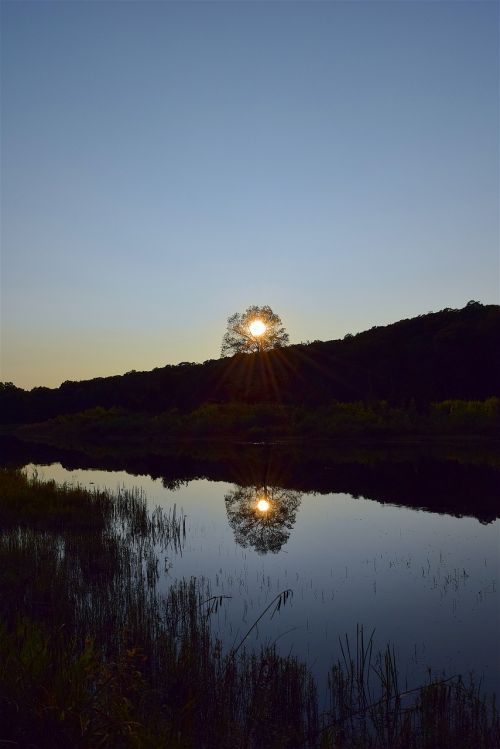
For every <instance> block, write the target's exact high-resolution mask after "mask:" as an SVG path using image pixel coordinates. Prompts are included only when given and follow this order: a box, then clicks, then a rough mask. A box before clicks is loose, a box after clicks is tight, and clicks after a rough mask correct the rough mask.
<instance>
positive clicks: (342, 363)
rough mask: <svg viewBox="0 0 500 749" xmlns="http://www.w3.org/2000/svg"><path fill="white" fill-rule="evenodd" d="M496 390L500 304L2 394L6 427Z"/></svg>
mask: <svg viewBox="0 0 500 749" xmlns="http://www.w3.org/2000/svg"><path fill="white" fill-rule="evenodd" d="M499 391H500V306H498V305H487V306H482V305H480V304H479V303H477V302H473V303H469V304H468V305H467V306H466V307H465V308H464V309H461V310H452V309H446V310H443V311H441V312H437V313H432V314H428V315H422V316H420V317H416V318H413V319H410V320H402V321H400V322H398V323H395V324H393V325H388V326H386V327H379V328H372V329H371V330H368V331H365V332H363V333H359V334H358V335H355V336H351V337H346V338H345V339H344V340H336V341H326V342H321V341H317V342H314V343H311V344H299V345H295V346H288V347H285V348H275V349H273V350H271V351H263V352H260V353H257V354H236V355H235V356H233V357H232V358H226V359H219V360H210V361H206V362H205V363H204V364H188V363H183V364H179V365H177V366H170V365H168V366H166V367H163V368H158V369H154V370H153V371H151V372H130V373H127V374H125V375H121V376H115V377H104V378H96V379H93V380H87V381H82V382H65V383H63V384H62V385H61V386H60V387H59V388H54V389H49V388H42V387H39V388H34V389H33V390H31V391H24V390H22V389H20V388H17V387H15V386H13V385H12V384H9V383H7V384H3V385H2V386H1V388H0V414H1V416H0V418H1V420H2V423H23V422H34V421H44V420H46V419H49V418H52V417H54V416H57V415H59V414H68V413H76V412H80V411H84V410H86V409H90V408H96V407H101V408H105V409H110V408H113V407H119V408H124V409H126V410H128V411H136V412H145V413H150V414H157V413H161V412H164V411H167V410H170V409H174V408H176V409H179V410H180V411H181V412H184V411H192V410H194V409H196V408H199V407H200V406H201V405H203V404H211V403H228V402H240V403H247V404H254V403H283V404H293V405H296V406H302V407H305V408H314V407H319V406H322V405H324V404H330V403H331V402H332V401H333V400H336V401H343V402H355V401H365V402H370V401H373V400H385V401H387V402H388V403H389V404H391V405H405V406H407V405H409V404H411V403H413V404H414V405H415V407H416V408H417V409H418V410H419V411H422V410H424V411H425V409H426V408H427V406H428V404H429V403H431V402H433V401H442V400H446V399H482V398H488V397H490V396H494V395H498V394H499Z"/></svg>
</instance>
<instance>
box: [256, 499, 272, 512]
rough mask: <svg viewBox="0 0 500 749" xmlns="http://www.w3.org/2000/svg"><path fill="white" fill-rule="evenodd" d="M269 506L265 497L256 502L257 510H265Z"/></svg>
mask: <svg viewBox="0 0 500 749" xmlns="http://www.w3.org/2000/svg"><path fill="white" fill-rule="evenodd" d="M270 507H271V505H270V503H269V502H268V501H267V499H259V501H258V502H257V509H258V510H259V512H267V511H268V510H269V508H270Z"/></svg>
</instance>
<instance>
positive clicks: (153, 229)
mask: <svg viewBox="0 0 500 749" xmlns="http://www.w3.org/2000/svg"><path fill="white" fill-rule="evenodd" d="M1 20H2V27H1V28H2V30H1V47H2V50H1V63H2V115H1V158H2V203H1V251H2V274H1V305H2V306H1V352H0V353H1V370H0V380H2V381H12V382H14V384H16V385H18V386H20V387H26V388H32V387H34V386H50V387H53V386H58V385H59V384H60V383H61V382H63V381H65V380H68V379H70V380H82V379H89V378H93V377H101V376H107V375H112V374H121V373H124V372H127V371H130V370H132V369H134V370H138V371H139V370H149V369H153V368H154V367H162V366H164V365H166V364H176V363H178V362H181V361H192V362H203V361H204V360H207V359H215V358H218V357H219V352H220V341H221V337H222V335H223V333H224V328H225V321H226V319H227V317H228V315H230V314H231V313H232V312H233V311H234V310H243V309H245V308H246V307H248V306H249V305H251V304H254V305H270V306H271V307H272V308H273V309H276V310H279V313H280V315H281V316H282V317H283V320H284V321H286V328H287V331H288V332H289V334H290V342H291V343H298V342H301V341H309V340H317V339H319V340H331V339H335V338H342V337H343V336H344V335H346V334H347V333H356V332H359V331H361V330H365V329H368V328H371V327H372V326H375V325H385V324H388V323H391V322H395V321H397V320H400V319H403V318H408V317H413V316H416V315H420V314H425V313H427V312H429V311H438V310H440V309H443V308H445V307H453V308H458V307H463V306H464V305H465V304H466V303H467V302H468V301H469V300H470V299H477V300H478V301H480V302H481V303H483V304H498V303H499V208H498V205H499V176H498V163H499V158H498V155H499V145H498V132H499V93H498V92H499V73H498V55H499V31H498V20H499V6H498V3H489V2H463V3H459V2H452V3H431V2H399V3H382V2H378V3H368V2H359V3H345V2H322V3H306V2H298V3H249V2H247V3H223V2H210V3H170V2H145V3H126V2H119V3H85V2H76V3H59V2H43V3H29V2H4V3H2V6H1ZM249 258H251V262H249ZM258 322H260V324H261V325H263V324H264V323H262V321H258V320H255V321H254V323H253V325H252V327H251V328H250V331H251V334H252V335H253V336H256V337H259V336H261V335H263V334H264V332H265V328H264V330H262V329H261V328H259V329H257V327H256V326H257V323H258ZM247 330H248V328H247Z"/></svg>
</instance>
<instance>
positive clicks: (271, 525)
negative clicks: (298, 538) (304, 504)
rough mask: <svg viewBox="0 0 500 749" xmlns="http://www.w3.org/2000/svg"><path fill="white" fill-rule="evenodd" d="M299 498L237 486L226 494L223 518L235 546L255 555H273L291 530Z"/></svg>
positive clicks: (280, 491) (273, 489)
mask: <svg viewBox="0 0 500 749" xmlns="http://www.w3.org/2000/svg"><path fill="white" fill-rule="evenodd" d="M301 498H302V495H301V494H300V493H299V492H296V491H292V490H291V489H282V488H278V487H258V488H253V487H248V486H238V487H236V488H235V489H233V490H232V491H231V492H229V494H226V496H225V497H224V501H225V503H226V510H227V517H228V520H229V525H230V526H231V528H232V529H233V532H234V537H235V540H236V543H238V544H240V546H243V547H246V546H253V548H254V549H255V551H256V552H257V553H258V554H266V553H267V552H268V551H271V552H272V553H273V554H276V553H277V552H278V551H280V549H281V547H282V546H283V545H284V544H286V542H287V541H288V538H289V536H290V531H291V529H292V528H293V526H294V523H295V518H296V516H297V510H298V508H299V505H300V500H301Z"/></svg>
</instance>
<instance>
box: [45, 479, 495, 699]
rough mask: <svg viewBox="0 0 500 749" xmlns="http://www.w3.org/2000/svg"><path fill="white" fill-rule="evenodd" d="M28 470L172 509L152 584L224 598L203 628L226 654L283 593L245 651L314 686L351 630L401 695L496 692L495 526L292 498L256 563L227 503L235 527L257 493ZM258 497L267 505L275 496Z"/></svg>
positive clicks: (359, 503)
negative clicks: (309, 677)
mask: <svg viewBox="0 0 500 749" xmlns="http://www.w3.org/2000/svg"><path fill="white" fill-rule="evenodd" d="M38 470H39V474H40V476H42V477H45V478H55V479H56V480H58V481H64V480H69V481H71V482H73V483H81V484H83V485H90V486H96V487H101V486H106V487H108V488H110V489H114V488H116V487H117V486H122V485H125V486H127V487H130V488H131V487H135V486H138V487H140V488H142V489H143V490H144V491H145V492H146V494H147V497H148V500H149V502H150V504H151V506H155V505H157V504H161V505H162V506H164V507H167V508H168V507H171V506H172V505H173V503H176V505H177V508H178V509H180V508H182V510H183V512H184V513H185V514H186V515H187V538H186V544H185V546H184V549H183V554H182V557H181V556H178V557H172V556H170V557H169V560H168V561H169V563H170V566H169V571H168V575H167V577H166V578H165V579H164V580H163V585H164V586H165V587H166V586H167V585H168V584H169V583H170V582H171V581H173V580H174V579H176V578H181V577H190V576H192V575H194V576H197V577H204V578H205V579H206V580H208V581H209V582H210V585H211V589H212V592H213V594H214V595H228V596H231V599H230V600H225V601H224V604H223V605H222V607H221V608H220V609H219V610H218V611H217V614H216V615H214V619H213V622H214V628H215V629H216V630H217V631H218V632H219V633H220V634H221V636H222V637H223V638H224V641H225V642H226V644H227V645H228V646H230V645H231V644H232V643H233V642H234V641H235V640H237V639H238V638H240V637H241V636H243V635H244V633H245V632H246V631H247V629H248V628H249V627H250V626H251V624H252V623H253V622H254V621H255V619H256V618H257V617H258V616H259V615H260V613H261V612H262V611H263V610H264V609H265V607H266V606H267V605H268V604H269V602H270V601H271V600H272V598H273V597H275V596H276V595H277V594H278V593H279V592H280V591H282V590H284V589H287V588H290V589H292V590H293V593H294V595H293V600H291V601H290V602H289V604H287V606H286V607H284V608H282V609H281V611H280V612H279V615H276V616H274V617H273V619H272V620H271V619H270V618H266V617H264V618H263V620H262V621H261V622H260V623H259V626H258V627H257V628H256V630H255V631H254V632H253V633H252V636H251V637H250V638H249V639H248V641H247V642H248V644H249V645H251V644H253V645H260V644H263V643H267V642H274V641H275V642H276V645H277V647H278V649H280V650H281V651H282V652H283V653H288V652H292V653H293V654H295V655H297V656H299V657H301V658H305V659H307V661H308V663H309V664H310V666H311V668H312V669H313V671H314V673H315V674H316V676H318V678H319V679H320V684H321V683H324V681H323V680H324V679H325V678H326V671H327V668H328V665H329V664H330V663H331V662H332V660H333V659H334V658H336V657H337V656H338V637H339V635H343V634H344V633H346V632H347V633H348V634H349V635H354V636H355V632H356V624H357V623H359V624H363V625H364V627H365V629H366V630H369V631H371V630H372V629H373V628H375V645H376V646H378V647H384V646H385V644H386V643H387V642H388V641H391V642H393V643H394V645H395V650H396V655H397V657H398V660H399V662H400V664H401V667H402V669H403V677H404V676H405V675H406V676H407V677H408V683H409V684H410V685H413V684H414V683H415V682H417V683H418V682H419V681H421V680H422V679H423V678H424V677H425V672H426V668H427V667H428V666H430V667H432V670H433V671H434V672H440V671H443V670H445V671H446V673H448V674H453V673H457V672H461V673H463V674H467V673H468V672H469V671H471V670H474V671H475V672H476V673H483V674H484V685H485V687H486V688H488V689H494V688H496V689H497V690H498V687H499V682H500V663H499V657H498V655H499V654H498V621H499V603H498V584H499V580H498V578H499V534H500V521H499V520H496V521H494V522H492V523H489V524H488V525H484V524H481V523H480V522H479V521H478V520H476V519H474V518H468V517H465V518H457V517H452V516H450V515H444V514H443V515H438V514H435V513H428V512H425V511H422V510H411V509H408V508H404V507H394V506H391V505H381V504H379V503H377V502H374V501H371V500H367V499H363V498H358V499H354V498H353V497H351V496H350V495H347V494H325V495H314V494H303V495H302V496H301V495H299V494H297V496H296V497H294V502H295V505H293V503H292V506H293V507H294V508H295V509H294V510H293V512H292V513H291V514H290V515H289V520H290V521H291V522H289V525H290V528H287V532H288V534H289V535H288V538H287V539H286V543H283V544H282V545H281V547H280V548H279V550H277V551H276V553H262V552H261V551H260V550H259V548H256V546H255V545H254V544H252V543H250V542H248V543H246V545H242V544H240V543H239V542H238V537H237V534H236V532H235V528H234V527H232V526H231V523H230V519H229V513H228V507H227V502H226V498H227V497H229V498H230V505H231V508H234V512H235V513H236V512H237V511H238V509H241V508H243V510H244V511H243V513H242V517H243V518H245V517H246V510H245V507H247V506H248V507H249V508H251V512H252V513H253V515H254V517H255V518H258V517H259V514H258V513H259V512H261V520H262V515H264V516H265V515H266V513H262V511H259V510H258V508H257V504H258V502H259V501H261V500H262V499H264V496H263V494H262V487H237V486H234V485H230V484H227V483H223V482H211V481H206V480H198V481H192V482H190V483H189V484H187V485H185V486H181V487H180V488H179V489H178V490H177V491H170V490H168V489H166V488H165V487H164V486H163V485H162V483H161V480H152V479H151V478H150V477H148V476H130V475H129V474H127V473H126V472H105V471H85V470H75V471H71V472H69V471H66V470H65V469H63V468H62V467H61V466H60V465H52V466H43V467H39V469H38ZM91 482H92V483H91ZM267 490H268V494H267V495H266V497H267V499H266V500H265V501H268V502H269V505H270V507H271V506H272V503H273V501H275V500H276V498H277V497H278V496H279V493H278V490H276V489H275V490H274V492H273V493H271V492H269V487H267ZM292 518H293V520H292ZM228 520H229V522H228ZM245 522H247V521H245ZM236 526H237V524H236ZM244 527H246V526H244ZM250 537H251V536H247V538H250ZM257 537H258V535H257Z"/></svg>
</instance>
